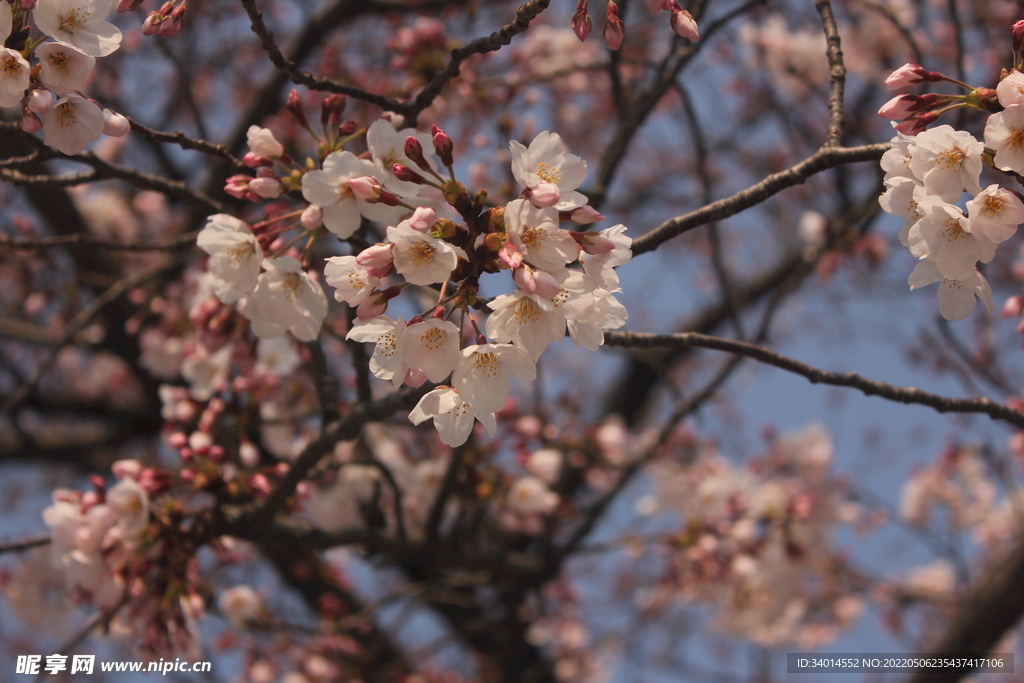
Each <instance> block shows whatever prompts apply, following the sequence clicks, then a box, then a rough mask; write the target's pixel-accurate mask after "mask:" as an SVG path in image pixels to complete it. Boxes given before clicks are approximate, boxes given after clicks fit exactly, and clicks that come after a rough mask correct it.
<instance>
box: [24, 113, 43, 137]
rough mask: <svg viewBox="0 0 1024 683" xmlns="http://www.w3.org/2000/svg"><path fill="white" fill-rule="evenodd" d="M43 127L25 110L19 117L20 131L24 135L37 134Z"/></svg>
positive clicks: (41, 123)
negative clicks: (24, 133) (23, 132)
mask: <svg viewBox="0 0 1024 683" xmlns="http://www.w3.org/2000/svg"><path fill="white" fill-rule="evenodd" d="M42 127H43V122H42V121H40V120H39V117H38V116H36V115H35V114H33V113H32V112H30V111H28V110H25V112H24V115H23V116H22V117H21V129H22V130H23V131H25V132H26V133H38V132H39V130H40V129H42Z"/></svg>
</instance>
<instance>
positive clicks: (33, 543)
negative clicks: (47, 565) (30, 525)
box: [0, 534, 50, 555]
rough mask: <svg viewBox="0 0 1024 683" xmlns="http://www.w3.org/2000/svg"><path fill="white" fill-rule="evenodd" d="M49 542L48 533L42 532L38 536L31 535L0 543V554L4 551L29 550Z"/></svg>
mask: <svg viewBox="0 0 1024 683" xmlns="http://www.w3.org/2000/svg"><path fill="white" fill-rule="evenodd" d="M49 543H50V534H42V535H40V536H33V537H31V538H23V539H21V540H20V541H8V542H6V543H0V555H2V554H4V553H10V552H17V551H19V550H29V549H30V548H38V547H39V546H41V545H48V544H49Z"/></svg>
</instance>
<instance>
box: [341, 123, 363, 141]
mask: <svg viewBox="0 0 1024 683" xmlns="http://www.w3.org/2000/svg"><path fill="white" fill-rule="evenodd" d="M357 130H359V122H358V121H352V120H349V121H345V122H344V123H343V124H341V125H340V126H338V135H340V136H341V137H348V136H349V135H352V133H355V132H356V131H357Z"/></svg>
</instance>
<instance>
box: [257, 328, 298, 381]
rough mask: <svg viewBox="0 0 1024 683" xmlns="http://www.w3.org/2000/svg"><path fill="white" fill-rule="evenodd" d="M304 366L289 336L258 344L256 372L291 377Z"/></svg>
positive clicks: (263, 340) (283, 335)
mask: <svg viewBox="0 0 1024 683" xmlns="http://www.w3.org/2000/svg"><path fill="white" fill-rule="evenodd" d="M301 364H302V359H301V358H300V357H299V354H298V353H297V352H296V351H295V344H294V343H293V342H292V340H291V339H289V338H288V335H285V334H282V335H281V336H279V337H272V338H270V339H260V340H259V341H258V342H256V370H257V371H258V372H265V373H270V374H274V375H290V374H291V373H293V372H294V371H295V369H296V368H298V367H299V366H300V365H301Z"/></svg>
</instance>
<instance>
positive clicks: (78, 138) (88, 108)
mask: <svg viewBox="0 0 1024 683" xmlns="http://www.w3.org/2000/svg"><path fill="white" fill-rule="evenodd" d="M42 122H43V142H45V143H46V144H48V145H49V146H50V147H53V148H54V149H56V150H58V151H61V152H63V153H64V154H78V153H79V152H81V151H82V150H83V149H85V148H86V147H88V146H89V145H90V144H91V143H93V142H95V141H96V140H98V139H99V137H100V136H101V135H103V125H104V121H103V110H102V109H100V108H99V107H98V106H97V105H95V104H93V103H92V102H90V101H89V100H87V99H85V98H84V97H80V96H79V95H65V96H64V97H62V98H60V99H59V100H57V104H56V105H55V106H54V108H53V109H51V110H50V111H48V112H46V113H45V114H43V116H42Z"/></svg>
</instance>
